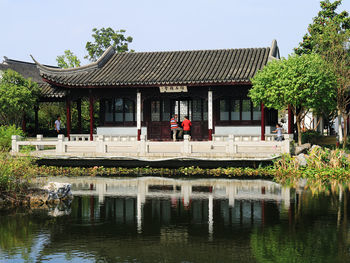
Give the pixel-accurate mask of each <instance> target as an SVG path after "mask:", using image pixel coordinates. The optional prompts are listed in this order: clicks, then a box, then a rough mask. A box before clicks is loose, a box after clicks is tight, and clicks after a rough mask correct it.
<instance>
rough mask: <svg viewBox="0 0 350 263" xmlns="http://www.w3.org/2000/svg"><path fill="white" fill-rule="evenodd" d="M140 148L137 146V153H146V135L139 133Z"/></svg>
mask: <svg viewBox="0 0 350 263" xmlns="http://www.w3.org/2000/svg"><path fill="white" fill-rule="evenodd" d="M140 140H141V141H140V142H139V145H140V148H139V154H140V155H145V154H146V153H147V144H146V135H144V134H141V135H140Z"/></svg>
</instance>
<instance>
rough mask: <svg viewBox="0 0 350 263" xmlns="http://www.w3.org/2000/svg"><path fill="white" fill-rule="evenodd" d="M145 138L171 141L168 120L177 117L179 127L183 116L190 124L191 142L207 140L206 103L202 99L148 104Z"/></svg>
mask: <svg viewBox="0 0 350 263" xmlns="http://www.w3.org/2000/svg"><path fill="white" fill-rule="evenodd" d="M146 103H148V105H149V107H145V109H148V110H147V114H146V116H147V121H146V124H147V138H148V139H149V140H156V141H169V140H171V139H172V138H171V130H170V118H171V116H172V115H173V114H177V115H178V120H179V125H180V126H181V122H182V121H183V119H184V117H185V116H188V117H189V119H190V120H191V122H192V127H191V137H192V139H193V140H198V141H202V140H207V139H208V118H207V117H208V110H207V104H208V103H207V101H206V100H203V99H192V98H184V99H156V100H150V101H148V102H146Z"/></svg>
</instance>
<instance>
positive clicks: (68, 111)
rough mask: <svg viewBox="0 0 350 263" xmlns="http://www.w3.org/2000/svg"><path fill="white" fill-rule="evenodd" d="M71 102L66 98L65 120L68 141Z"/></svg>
mask: <svg viewBox="0 0 350 263" xmlns="http://www.w3.org/2000/svg"><path fill="white" fill-rule="evenodd" d="M70 104H71V101H70V98H69V97H67V99H66V119H67V137H68V140H69V139H70V129H71V111H70V106H71V105H70Z"/></svg>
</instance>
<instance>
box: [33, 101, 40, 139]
mask: <svg viewBox="0 0 350 263" xmlns="http://www.w3.org/2000/svg"><path fill="white" fill-rule="evenodd" d="M34 129H35V135H37V134H38V131H39V106H37V105H36V106H34Z"/></svg>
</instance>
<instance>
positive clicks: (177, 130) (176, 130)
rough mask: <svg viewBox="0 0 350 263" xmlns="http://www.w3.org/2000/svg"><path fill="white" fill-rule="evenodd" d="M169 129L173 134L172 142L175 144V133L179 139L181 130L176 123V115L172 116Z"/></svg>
mask: <svg viewBox="0 0 350 263" xmlns="http://www.w3.org/2000/svg"><path fill="white" fill-rule="evenodd" d="M170 129H171V131H172V132H173V141H174V142H176V136H177V133H178V134H179V137H181V136H182V129H181V128H180V127H179V125H178V123H177V114H174V116H173V117H172V118H171V119H170Z"/></svg>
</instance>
